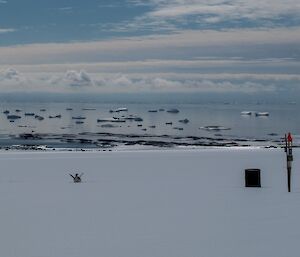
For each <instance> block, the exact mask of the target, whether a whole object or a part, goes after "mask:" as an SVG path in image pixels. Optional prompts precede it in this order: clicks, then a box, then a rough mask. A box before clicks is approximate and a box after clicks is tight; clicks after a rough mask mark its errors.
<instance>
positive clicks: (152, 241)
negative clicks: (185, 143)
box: [0, 148, 300, 257]
mask: <svg viewBox="0 0 300 257" xmlns="http://www.w3.org/2000/svg"><path fill="white" fill-rule="evenodd" d="M294 152H295V153H294V159H295V161H294V163H293V183H292V184H293V186H292V193H288V192H287V186H286V170H285V154H284V152H283V150H281V149H257V148H242V149H241V148H229V149H228V148H227V149H201V150H164V151H161V150H154V151H152V150H145V151H120V152H117V151H115V152H84V153H76V152H69V153H68V152H50V153H49V152H46V153H43V152H34V153H32V152H7V153H6V152H5V153H1V154H0V162H1V171H0V204H1V208H0V212H1V219H0V229H1V230H0V244H1V247H0V255H1V256H5V257H83V256H89V257H96V256H97V257H99V256H105V257H202V256H203V257H220V256H222V257H253V256H256V257H269V256H270V257H277V256H278V257H283V256H284V257H294V256H298V255H299V242H300V222H299V220H300V163H299V159H300V151H299V150H294ZM245 168H260V169H261V176H262V188H245V187H244V169H245ZM76 171H78V172H84V176H83V183H81V184H74V183H72V180H71V178H70V177H69V175H68V173H70V172H73V173H75V172H76Z"/></svg>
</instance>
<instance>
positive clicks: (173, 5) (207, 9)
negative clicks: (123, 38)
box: [129, 0, 300, 28]
mask: <svg viewBox="0 0 300 257" xmlns="http://www.w3.org/2000/svg"><path fill="white" fill-rule="evenodd" d="M130 2H131V3H132V4H137V5H141V4H146V5H149V6H152V8H153V10H152V11H150V12H148V13H146V14H145V15H143V16H141V17H138V19H136V20H135V21H134V22H133V23H136V25H137V26H138V25H139V26H140V27H143V26H147V23H149V22H151V21H153V20H156V22H157V21H158V20H165V21H168V22H173V21H178V24H177V27H178V26H179V27H180V26H181V24H182V23H184V19H185V18H188V17H190V16H197V18H195V17H194V18H193V19H192V20H189V21H188V22H190V23H193V24H195V23H200V25H203V24H204V23H211V22H214V23H215V22H221V21H228V22H230V21H237V20H247V21H254V22H256V23H257V24H256V26H257V27H269V26H270V25H272V24H276V23H278V22H279V23H280V22H282V20H281V19H282V18H284V17H286V18H287V17H288V18H287V19H289V20H293V19H294V20H298V24H299V22H300V19H299V17H300V2H299V1H298V0H286V1H282V0H252V1H243V0H228V1H224V0H149V1H140V0H134V1H130ZM266 20H269V22H266ZM280 20H281V21H280ZM138 23H139V24H138ZM243 25H244V24H243V23H242V22H240V23H239V26H241V27H243ZM220 26H221V27H222V25H220ZM132 27H133V26H132ZM129 28H130V27H129Z"/></svg>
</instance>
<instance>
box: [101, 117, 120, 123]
mask: <svg viewBox="0 0 300 257" xmlns="http://www.w3.org/2000/svg"><path fill="white" fill-rule="evenodd" d="M97 122H126V120H125V119H121V118H116V117H113V118H105V119H97Z"/></svg>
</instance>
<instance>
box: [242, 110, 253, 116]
mask: <svg viewBox="0 0 300 257" xmlns="http://www.w3.org/2000/svg"><path fill="white" fill-rule="evenodd" d="M241 115H252V112H251V111H242V112H241Z"/></svg>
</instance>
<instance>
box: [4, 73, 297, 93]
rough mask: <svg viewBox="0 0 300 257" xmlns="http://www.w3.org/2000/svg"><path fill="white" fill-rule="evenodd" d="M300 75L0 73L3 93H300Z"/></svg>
mask: <svg viewBox="0 0 300 257" xmlns="http://www.w3.org/2000/svg"><path fill="white" fill-rule="evenodd" d="M299 85H300V75H286V74H281V75H280V74H278V75H273V74H269V75H260V74H199V75H195V74H144V75H142V76H141V74H135V75H133V74H110V75H107V74H98V73H92V74H89V73H87V72H85V71H84V70H79V71H76V70H70V71H67V72H65V73H64V74H62V73H59V74H58V73H53V74H49V73H47V74H43V73H42V74H41V73H38V74H32V73H31V74H29V73H27V74H23V73H20V72H18V71H17V70H15V69H12V68H10V69H7V70H4V71H1V72H0V92H2V93H3V92H6V93H7V92H45V93H46V92H56V93H59V92H61V93H113V92H119V93H121V92H126V93H127V92H210V93H211V92H214V93H224V92H227V93H228V92H243V93H257V92H297V93H299V92H300V86H299Z"/></svg>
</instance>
